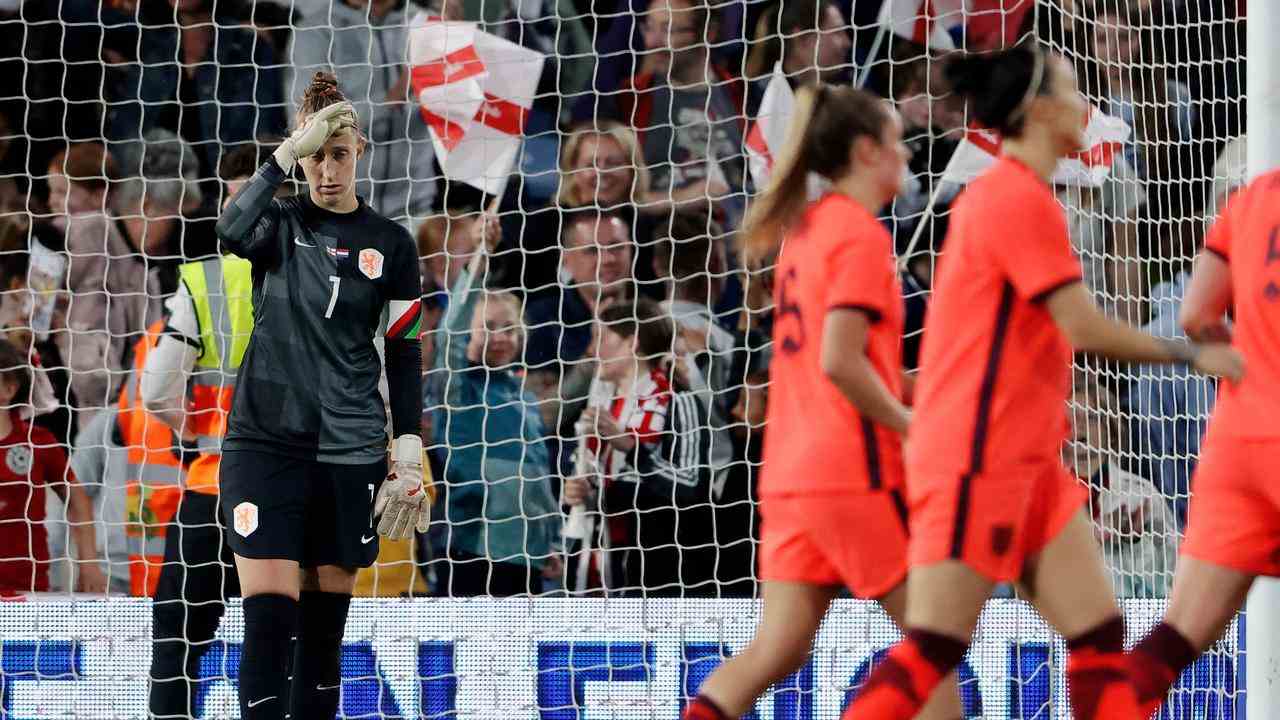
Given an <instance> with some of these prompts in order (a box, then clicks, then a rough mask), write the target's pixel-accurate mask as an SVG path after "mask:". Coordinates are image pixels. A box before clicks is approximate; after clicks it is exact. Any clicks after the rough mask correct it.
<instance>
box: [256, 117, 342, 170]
mask: <svg viewBox="0 0 1280 720" xmlns="http://www.w3.org/2000/svg"><path fill="white" fill-rule="evenodd" d="M355 126H356V110H355V108H354V107H352V106H351V103H349V102H345V101H344V102H339V103H334V104H332V105H326V106H325V107H323V108H321V109H319V110H317V111H315V112H314V113H311V117H308V118H307V121H306V122H304V123H302V126H301V127H299V128H298V129H297V130H294V131H293V134H292V135H290V136H289V137H287V138H285V140H284V142H282V143H280V147H278V148H276V151H275V152H274V153H272V156H273V157H275V159H276V163H278V164H279V165H280V169H281V170H283V171H284V174H285V175H286V176H288V175H289V174H290V173H292V172H293V166H294V165H295V164H297V162H298V160H300V159H302V158H304V157H307V156H308V155H313V154H315V152H316V151H317V150H319V149H320V148H321V147H324V144H325V143H326V142H328V141H329V138H330V137H332V136H333V134H334V133H336V132H338V131H339V130H341V129H342V128H350V127H355Z"/></svg>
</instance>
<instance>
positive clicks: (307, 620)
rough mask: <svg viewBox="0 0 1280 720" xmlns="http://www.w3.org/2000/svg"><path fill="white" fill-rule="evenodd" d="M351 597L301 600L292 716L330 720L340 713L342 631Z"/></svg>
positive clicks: (312, 595) (316, 595) (305, 596)
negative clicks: (327, 719)
mask: <svg viewBox="0 0 1280 720" xmlns="http://www.w3.org/2000/svg"><path fill="white" fill-rule="evenodd" d="M350 607H351V596H350V595H342V594H339V593H327V592H311V591H307V592H303V593H302V596H301V597H300V598H299V599H298V644H297V646H296V647H295V648H294V655H293V687H292V688H291V690H290V691H289V716H290V717H294V718H331V717H333V716H334V715H335V714H337V712H338V701H339V700H340V699H341V694H340V692H339V690H338V686H339V685H340V684H341V682H342V679H341V674H340V672H339V664H340V661H341V658H342V631H343V630H344V629H345V628H346V626H347V609H348V608H350Z"/></svg>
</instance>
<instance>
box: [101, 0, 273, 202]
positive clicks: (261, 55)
mask: <svg viewBox="0 0 1280 720" xmlns="http://www.w3.org/2000/svg"><path fill="white" fill-rule="evenodd" d="M236 10H238V7H237V6H236V4H235V3H229V2H217V0H169V2H168V4H167V5H165V4H164V3H159V2H155V3H143V4H141V6H140V8H139V22H140V24H141V33H140V37H139V39H138V45H137V47H138V48H139V51H138V57H137V58H136V62H130V63H129V64H128V65H127V66H126V68H127V69H126V70H125V72H124V74H123V77H122V78H121V79H120V80H119V81H118V82H117V83H116V84H114V86H109V87H107V88H106V89H105V91H106V96H107V100H108V108H109V110H108V116H107V137H108V138H109V139H110V140H111V141H112V142H118V143H130V144H136V143H137V141H138V140H140V139H142V140H143V141H144V142H145V141H146V140H145V135H146V133H147V131H149V130H152V129H153V128H164V129H166V130H169V131H170V132H172V133H174V134H176V135H178V136H179V137H181V138H182V139H183V140H185V141H186V142H188V143H190V144H191V145H192V146H194V147H195V148H196V152H195V154H194V155H193V156H192V158H191V160H192V165H185V164H184V165H183V166H182V167H181V170H182V173H181V174H186V172H188V171H190V172H192V173H193V176H194V177H196V178H200V179H205V178H213V177H216V174H215V173H216V171H217V168H218V163H219V161H220V154H221V152H222V148H223V147H225V146H228V145H234V144H236V143H242V142H250V141H252V140H253V139H254V138H256V137H258V136H260V135H275V134H279V133H281V132H282V131H283V130H284V128H285V117H284V99H283V98H282V97H281V88H282V82H281V77H280V64H279V62H278V61H277V60H276V56H275V52H274V51H273V50H272V48H271V44H270V43H268V42H266V41H265V40H262V39H261V38H259V37H258V35H257V34H256V33H255V32H254V30H253V29H252V28H249V27H244V26H242V25H241V24H240V23H241V20H242V18H240V17H237V16H236V15H235V11H236Z"/></svg>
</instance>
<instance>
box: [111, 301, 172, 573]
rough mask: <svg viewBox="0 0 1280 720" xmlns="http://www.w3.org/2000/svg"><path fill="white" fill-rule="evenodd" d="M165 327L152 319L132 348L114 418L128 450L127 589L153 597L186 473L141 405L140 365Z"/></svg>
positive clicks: (164, 430)
mask: <svg viewBox="0 0 1280 720" xmlns="http://www.w3.org/2000/svg"><path fill="white" fill-rule="evenodd" d="M163 330H164V321H163V320H157V321H156V322H155V323H152V325H151V326H150V327H148V328H147V332H146V335H144V336H143V337H142V339H140V340H139V341H138V342H137V344H135V345H134V347H133V372H132V373H130V374H129V380H128V382H127V383H125V386H124V387H123V388H121V389H120V402H119V406H120V412H119V414H118V415H117V418H116V422H117V423H118V424H119V426H120V438H121V440H122V441H123V443H124V446H125V448H126V449H127V454H128V473H129V474H128V477H127V478H126V480H125V519H126V520H125V538H126V539H127V541H128V543H127V544H128V547H129V592H130V594H131V595H135V596H143V595H145V596H147V597H151V596H153V595H155V591H156V583H157V582H158V581H159V580H160V568H161V566H162V565H163V564H164V538H165V529H166V528H167V527H168V525H169V522H170V521H171V520H173V516H174V513H176V512H177V510H178V500H179V499H180V498H181V497H182V482H183V479H184V475H185V473H184V472H183V470H182V462H181V461H180V460H179V459H178V456H177V455H175V454H174V442H175V439H174V436H173V431H172V430H171V429H170V428H169V426H168V425H166V424H164V423H163V422H161V421H160V419H159V418H157V417H155V416H154V415H152V414H151V413H148V412H147V411H146V410H144V409H143V406H142V389H141V385H142V368H143V366H145V365H146V363H147V354H148V353H150V352H151V350H152V349H154V348H155V346H156V343H157V342H159V340H160V335H161V333H162V331H163Z"/></svg>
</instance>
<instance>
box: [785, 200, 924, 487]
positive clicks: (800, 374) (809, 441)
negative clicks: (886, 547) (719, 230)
mask: <svg viewBox="0 0 1280 720" xmlns="http://www.w3.org/2000/svg"><path fill="white" fill-rule="evenodd" d="M892 245H893V239H892V238H891V237H890V236H889V233H888V231H886V230H885V229H884V227H883V226H882V225H880V223H879V222H877V221H876V219H875V218H874V217H873V216H872V215H871V213H869V212H867V210H866V209H865V208H863V207H862V206H860V205H858V204H857V203H856V202H854V201H853V200H851V199H849V198H848V197H846V196H843V195H838V194H834V193H833V194H828V195H826V196H824V197H823V198H821V199H819V200H817V201H816V202H814V203H812V204H810V205H809V207H808V209H807V210H806V211H805V213H804V216H803V217H802V219H801V221H800V222H799V223H797V226H796V229H795V230H794V231H793V232H791V233H789V234H788V236H787V239H786V242H785V244H784V245H783V248H782V252H781V254H780V256H779V258H778V266H777V268H776V270H775V273H774V278H775V281H774V283H775V289H774V303H775V306H774V321H773V342H774V344H773V353H774V355H773V361H772V362H771V363H770V367H769V380H770V391H769V408H768V412H767V416H766V423H767V425H768V430H769V431H768V432H766V433H765V440H764V457H763V468H762V470H761V479H760V492H761V494H765V495H787V494H793V493H812V492H866V491H868V490H879V489H891V488H894V487H898V486H899V485H901V484H902V442H901V439H900V438H899V437H898V435H897V434H896V433H894V432H893V431H891V430H889V429H887V428H883V427H879V426H876V425H874V424H873V423H872V422H871V421H870V420H867V419H866V418H863V417H862V416H861V415H859V414H858V411H857V410H856V409H855V408H854V406H853V403H851V402H849V400H848V399H847V398H846V397H845V396H844V395H843V394H842V393H841V392H840V390H839V389H838V388H836V386H835V384H833V383H832V382H831V380H829V379H828V378H827V376H826V374H824V373H823V372H822V328H823V324H824V322H825V320H826V316H827V313H829V312H831V311H833V310H846V309H854V310H861V311H864V312H866V314H867V316H868V317H869V318H870V319H871V321H872V322H871V326H870V330H869V331H868V333H867V346H866V354H867V357H868V358H869V359H870V360H871V365H872V366H873V367H874V368H875V370H876V372H877V373H878V374H879V375H880V377H881V378H882V379H883V380H884V382H885V385H886V386H888V388H889V391H890V392H892V393H893V394H894V395H895V396H897V397H902V323H903V314H904V311H903V306H902V288H901V284H900V283H899V281H898V274H897V271H896V269H895V267H894V262H893V250H892Z"/></svg>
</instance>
